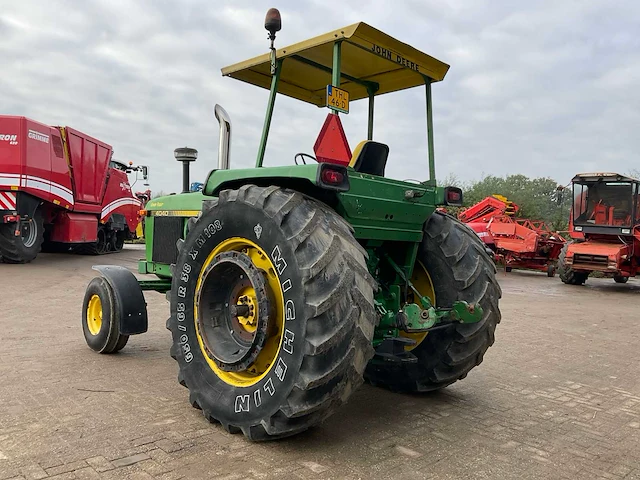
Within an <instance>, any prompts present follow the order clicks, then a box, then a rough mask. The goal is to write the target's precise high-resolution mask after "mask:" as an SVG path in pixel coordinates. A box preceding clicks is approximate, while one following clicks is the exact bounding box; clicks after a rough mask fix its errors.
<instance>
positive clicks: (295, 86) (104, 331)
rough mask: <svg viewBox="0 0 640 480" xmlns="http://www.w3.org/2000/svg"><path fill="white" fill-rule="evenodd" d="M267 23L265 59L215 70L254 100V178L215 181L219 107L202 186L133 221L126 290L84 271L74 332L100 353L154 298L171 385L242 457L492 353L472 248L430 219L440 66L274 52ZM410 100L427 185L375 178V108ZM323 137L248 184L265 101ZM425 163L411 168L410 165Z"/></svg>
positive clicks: (275, 17) (437, 217)
mask: <svg viewBox="0 0 640 480" xmlns="http://www.w3.org/2000/svg"><path fill="white" fill-rule="evenodd" d="M280 27H281V21H280V14H279V12H278V11H277V10H276V9H271V10H270V11H269V12H268V13H267V17H266V21H265V28H266V29H267V31H268V32H269V38H270V40H271V49H270V53H266V54H264V55H262V56H259V57H256V58H253V59H251V60H247V61H245V62H242V63H239V64H236V65H232V66H230V67H227V68H224V69H223V70H222V73H223V75H224V76H230V77H233V78H236V79H239V80H241V81H244V82H248V83H250V84H253V85H256V86H259V87H263V88H267V89H269V90H270V95H269V101H268V105H267V112H266V118H265V122H264V130H263V134H262V139H261V141H260V146H259V149H258V154H257V160H256V165H255V168H246V169H230V168H229V147H230V139H231V122H230V120H229V116H228V115H227V113H226V112H225V111H224V109H223V108H221V107H220V106H219V105H216V108H215V115H216V117H217V119H218V121H219V123H220V147H219V152H218V168H216V169H214V170H212V171H211V172H210V173H209V175H208V177H207V179H206V181H205V182H204V188H203V190H202V191H201V192H189V178H188V177H189V172H188V169H189V162H190V161H193V160H195V159H196V157H197V152H196V151H195V150H192V149H189V148H181V149H177V150H176V152H175V156H176V158H177V159H178V160H179V161H182V162H183V165H184V173H183V185H184V188H183V193H181V194H176V195H170V196H166V197H161V198H155V199H153V200H151V201H150V202H149V203H148V204H147V205H146V221H145V239H146V257H145V259H144V260H141V261H140V263H139V268H138V271H139V273H140V274H151V275H153V276H151V275H149V276H147V277H145V278H146V279H145V280H142V279H138V278H136V276H134V274H133V273H131V272H130V271H129V270H127V269H126V268H123V267H116V266H104V265H99V266H95V267H94V269H95V270H97V271H98V272H99V273H100V275H99V276H97V277H96V278H94V279H93V280H92V281H91V282H90V284H89V285H88V288H87V291H86V294H85V298H84V303H83V322H82V324H83V330H84V334H85V339H86V341H87V343H88V345H89V347H91V348H92V349H93V350H95V351H97V352H100V353H113V352H117V351H118V350H120V349H122V348H123V347H124V346H125V344H126V343H127V341H128V338H129V336H130V335H135V334H140V333H143V332H145V331H146V330H147V310H146V303H145V299H144V296H143V291H145V290H152V291H156V292H160V293H165V292H166V294H167V299H168V300H169V302H170V312H171V314H170V318H169V319H168V321H167V328H168V329H169V330H170V331H171V334H172V337H173V345H172V347H171V356H172V357H173V358H174V359H175V360H176V361H177V363H178V368H179V373H178V380H179V383H180V384H182V385H183V386H185V387H186V388H187V389H188V390H189V401H190V403H191V404H192V405H193V406H194V407H196V408H198V409H201V410H202V413H203V414H204V416H205V418H206V419H208V420H209V421H211V422H219V423H221V424H222V425H223V426H224V428H225V429H226V430H228V431H229V432H232V433H239V432H242V433H243V434H244V435H245V436H246V437H248V438H249V439H251V440H269V439H274V438H282V437H286V436H290V435H293V434H296V433H299V432H302V431H304V430H306V429H308V428H309V427H312V426H314V425H316V424H318V423H319V422H321V421H323V420H324V419H326V418H327V417H328V416H329V415H331V414H332V413H334V412H335V411H336V409H338V407H340V406H341V405H342V404H344V403H345V402H347V400H348V399H349V398H350V397H351V395H352V394H353V393H354V391H355V390H356V389H357V388H358V387H359V386H360V385H361V384H362V383H363V382H364V381H365V380H366V381H368V382H369V383H371V384H373V385H378V386H381V387H386V388H388V389H391V390H393V391H398V392H427V391H432V390H437V389H441V388H443V387H446V386H447V385H450V384H452V383H454V382H455V381H457V380H460V379H462V378H464V377H465V376H466V375H467V374H468V373H469V371H470V370H471V369H472V368H474V367H475V366H476V365H479V364H480V363H481V362H482V360H483V356H484V354H485V352H486V350H487V349H488V348H489V346H491V345H492V344H493V342H494V331H495V328H496V325H497V324H498V323H499V322H500V311H499V309H498V302H499V299H500V297H501V289H500V286H499V285H498V283H497V280H496V270H495V267H494V264H493V261H492V260H491V258H490V257H489V256H488V255H487V253H486V252H485V249H484V246H483V244H482V243H481V242H480V241H479V239H478V238H477V236H476V235H475V234H474V232H473V231H471V230H470V229H469V228H467V227H466V226H465V225H463V224H461V223H460V222H459V221H457V220H456V219H455V218H453V217H451V216H449V215H447V214H446V213H443V212H442V211H441V210H440V209H438V206H441V207H446V206H447V205H451V206H459V205H461V204H462V192H461V190H460V189H458V188H454V187H447V188H442V187H438V186H436V181H435V164H434V152H433V128H432V102H431V87H432V83H434V82H437V81H441V80H442V79H443V78H444V76H445V74H446V72H447V70H448V68H449V66H448V65H446V64H445V63H442V62H440V61H438V60H436V59H435V58H433V57H431V56H428V55H426V54H424V53H422V52H420V51H418V50H416V49H415V48H413V47H410V46H408V45H406V44H404V43H401V42H400V41H398V40H396V39H394V38H392V37H390V36H388V35H386V34H384V33H382V32H381V31H379V30H377V29H375V28H373V27H371V26H369V25H367V24H365V23H357V24H354V25H351V26H348V27H345V28H341V29H338V30H335V31H333V32H329V33H327V34H325V35H321V36H318V37H315V38H312V39H309V40H306V41H303V42H300V43H297V44H294V45H292V46H289V47H286V48H283V49H279V50H276V49H275V48H274V46H273V42H274V39H275V34H276V32H277V31H279V30H280ZM417 86H422V88H424V89H425V92H426V112H427V135H426V136H427V140H428V149H429V154H428V159H429V163H428V165H429V179H428V180H424V181H422V182H416V181H398V180H393V179H389V178H386V177H385V176H384V171H385V165H386V162H387V155H388V153H389V148H388V146H387V145H384V144H382V143H379V142H375V141H374V140H373V119H374V99H375V97H376V96H377V95H382V94H386V93H390V92H395V91H399V90H403V89H407V88H411V87H417ZM278 93H279V94H282V95H286V96H289V97H292V98H295V99H298V100H301V101H303V102H307V103H311V104H314V105H316V106H318V107H327V108H328V109H329V110H330V111H329V112H328V115H327V119H326V121H325V124H324V126H323V127H322V130H321V132H320V136H319V138H318V141H317V142H316V144H315V146H314V154H315V155H310V154H297V155H296V156H295V158H294V162H292V164H291V165H289V166H274V167H265V166H263V158H264V153H265V148H266V145H267V137H268V133H269V127H270V123H271V117H272V112H273V107H274V103H275V100H276V94H278ZM365 98H366V99H368V135H367V140H364V141H363V142H361V143H360V144H359V145H358V146H357V148H355V149H354V151H353V152H351V150H350V147H349V144H348V142H347V140H346V136H345V134H344V131H343V129H342V124H341V123H340V117H339V112H341V113H347V112H348V111H349V103H350V102H352V101H356V100H359V99H365ZM425 156H426V155H425Z"/></svg>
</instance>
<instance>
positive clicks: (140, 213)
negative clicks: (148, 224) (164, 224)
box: [138, 210, 147, 217]
mask: <svg viewBox="0 0 640 480" xmlns="http://www.w3.org/2000/svg"><path fill="white" fill-rule="evenodd" d="M138 215H140V216H141V217H144V216H146V215H147V211H146V210H139V211H138Z"/></svg>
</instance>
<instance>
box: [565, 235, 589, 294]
mask: <svg viewBox="0 0 640 480" xmlns="http://www.w3.org/2000/svg"><path fill="white" fill-rule="evenodd" d="M569 245H571V244H570V243H565V245H564V247H562V250H561V251H560V255H559V256H558V275H559V276H560V280H562V283H566V284H567V285H583V284H584V282H586V281H587V278H589V272H582V271H576V270H574V269H573V268H571V267H570V266H569V265H567V264H566V263H565V259H566V257H567V251H568V250H569Z"/></svg>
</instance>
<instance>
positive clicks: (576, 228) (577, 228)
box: [574, 227, 582, 232]
mask: <svg viewBox="0 0 640 480" xmlns="http://www.w3.org/2000/svg"><path fill="white" fill-rule="evenodd" d="M574 230H575V231H576V232H581V231H582V227H575V228H574Z"/></svg>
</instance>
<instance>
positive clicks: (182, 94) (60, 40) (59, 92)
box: [0, 0, 640, 193]
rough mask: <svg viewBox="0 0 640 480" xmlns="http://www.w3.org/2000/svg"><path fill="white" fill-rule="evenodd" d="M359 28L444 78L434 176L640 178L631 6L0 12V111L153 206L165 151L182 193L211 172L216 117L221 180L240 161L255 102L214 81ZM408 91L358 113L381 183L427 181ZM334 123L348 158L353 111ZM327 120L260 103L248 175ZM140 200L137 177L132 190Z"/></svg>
mask: <svg viewBox="0 0 640 480" xmlns="http://www.w3.org/2000/svg"><path fill="white" fill-rule="evenodd" d="M270 7H276V8H278V9H279V10H280V12H281V14H282V30H281V31H280V32H279V33H278V35H277V39H276V46H277V47H278V48H281V47H285V46H287V45H290V44H292V43H295V42H298V41H301V40H304V39H306V38H310V37H313V36H316V35H320V34H323V33H326V32H328V31H331V30H334V29H337V28H340V27H343V26H346V25H349V24H352V23H355V22H359V21H363V22H366V23H368V24H370V25H372V26H374V27H376V28H378V29H380V30H382V31H384V32H385V33H387V34H389V35H391V36H393V37H395V38H397V39H398V40H400V41H402V42H405V43H408V44H410V45H412V46H414V47H415V48H417V49H419V50H421V51H423V52H425V53H427V54H429V55H431V56H434V57H436V58H437V59H439V60H441V61H443V62H445V63H447V64H449V65H450V66H451V68H450V69H449V72H448V73H447V76H446V77H445V79H444V81H442V82H439V83H437V84H434V86H433V99H434V114H433V118H434V133H435V159H436V176H437V178H438V179H440V180H445V179H451V178H452V177H455V178H457V179H458V180H460V181H462V182H470V181H474V180H480V179H481V178H482V177H483V176H486V175H497V176H504V175H509V174H524V175H527V176H530V177H551V178H553V179H554V180H556V181H557V182H558V183H559V184H562V185H566V184H568V183H569V182H570V180H571V177H572V176H573V175H574V174H575V173H578V172H584V171H617V172H619V173H629V172H630V171H631V170H634V169H640V166H639V162H638V153H637V152H639V151H640V134H638V130H640V93H639V91H638V86H639V85H640V33H638V32H640V2H635V1H633V0H629V1H607V2H603V1H591V0H583V1H573V0H563V1H561V2H559V1H557V0H552V1H545V0H541V1H536V2H513V1H506V0H505V1H500V0H493V1H485V0H474V1H468V0H466V1H465V0H448V1H446V2H443V1H434V0H394V1H393V2H388V1H375V0H367V1H365V0H341V1H340V2H335V3H332V2H327V1H326V0H323V1H320V0H299V1H293V0H280V1H279V2H265V1H262V0H255V1H243V0H236V1H227V0H216V1H215V2H212V1H210V0H209V1H205V0H181V1H180V2H177V1H174V2H169V1H166V0H155V1H152V0H127V1H124V0H86V1H83V2H77V1H75V0H50V1H47V2H43V1H36V0H21V1H20V2H10V1H9V0H0V65H1V66H2V74H1V75H0V114H8V115H24V116H27V117H29V118H32V119H34V120H37V121H40V122H42V123H46V124H49V125H67V126H70V127H73V128H75V129H78V130H80V131H82V132H84V133H87V134H89V135H92V136H94V137H96V138H99V139H100V140H102V141H104V142H106V143H108V144H110V145H112V146H113V148H114V151H115V154H114V158H115V159H118V160H120V161H125V162H128V161H133V162H134V163H135V164H143V165H147V166H148V167H149V184H150V188H151V190H152V191H154V192H159V191H162V192H165V193H168V192H179V191H180V189H181V185H182V184H181V176H182V168H181V165H180V164H178V163H177V162H176V161H175V159H174V157H173V150H174V149H175V148H177V147H182V146H189V147H193V148H196V149H197V150H198V151H199V157H198V160H197V161H196V162H195V164H193V165H192V168H191V180H192V181H204V179H205V177H206V175H207V173H208V172H209V171H210V170H211V169H213V168H215V167H216V165H217V148H218V123H217V121H216V119H215V117H214V114H213V108H214V105H215V104H216V103H219V104H220V105H222V106H223V107H224V108H225V110H226V111H227V112H228V113H229V115H230V117H231V120H232V140H231V167H232V168H240V167H250V166H252V165H254V164H255V158H256V153H257V149H258V144H259V140H260V134H261V131H262V124H263V121H264V114H265V110H266V105H267V99H268V91H267V90H264V89H260V88H257V87H254V86H251V85H248V84H245V83H243V82H239V81H237V80H234V79H231V78H224V77H222V75H221V71H220V70H221V69H222V68H223V67H224V66H227V65H231V64H233V63H236V62H239V61H242V60H245V59H248V58H251V57H254V56H256V55H260V54H262V53H266V52H267V51H268V47H269V42H268V40H267V33H266V31H265V30H264V16H265V13H266V11H267V10H268V9H269V8H270ZM424 101H425V100H424V89H422V88H415V89H412V90H407V91H403V92H397V93H391V94H387V95H382V96H380V97H378V98H377V99H376V115H375V131H374V139H375V140H377V141H380V142H384V143H387V144H388V145H389V147H390V154H389V160H388V164H387V173H386V174H387V176H389V177H392V178H396V179H400V180H403V179H417V180H424V179H427V178H428V163H427V141H426V114H425V103H424ZM350 110H351V111H350V113H349V115H343V116H342V117H341V118H342V121H343V124H344V126H345V130H346V133H347V137H348V139H349V142H350V145H351V148H352V149H353V148H354V147H355V145H356V144H357V143H358V142H359V141H360V140H363V139H365V138H366V131H367V127H366V112H367V103H366V101H358V102H353V103H352V104H351V109H350ZM327 113H328V110H326V109H322V108H318V107H315V106H311V105H307V104H303V103H301V102H298V101H295V100H293V99H289V98H287V97H278V99H277V101H276V106H275V112H274V116H273V121H272V129H271V132H270V135H269V144H268V145H267V152H266V156H265V165H292V164H294V155H295V154H296V153H298V152H306V153H310V154H313V144H314V142H315V139H316V137H317V135H318V133H319V131H320V128H321V126H322V123H323V121H324V118H325V116H326V114H327ZM134 189H135V190H143V189H144V187H143V186H142V180H140V181H138V183H137V184H136V185H135V186H134Z"/></svg>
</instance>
